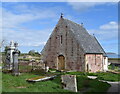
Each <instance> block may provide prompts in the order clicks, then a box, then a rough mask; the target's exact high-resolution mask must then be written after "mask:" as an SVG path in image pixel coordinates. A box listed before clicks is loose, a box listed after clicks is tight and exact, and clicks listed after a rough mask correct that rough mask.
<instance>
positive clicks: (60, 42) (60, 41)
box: [60, 35, 62, 44]
mask: <svg viewBox="0 0 120 94" xmlns="http://www.w3.org/2000/svg"><path fill="white" fill-rule="evenodd" d="M60 43H61V44H62V35H61V36H60Z"/></svg>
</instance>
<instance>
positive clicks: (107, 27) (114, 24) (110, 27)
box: [100, 21, 118, 30]
mask: <svg viewBox="0 0 120 94" xmlns="http://www.w3.org/2000/svg"><path fill="white" fill-rule="evenodd" d="M100 29H102V30H114V29H115V30H117V29H118V24H117V22H114V21H111V22H109V23H108V24H104V25H102V26H100Z"/></svg>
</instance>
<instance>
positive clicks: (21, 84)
mask: <svg viewBox="0 0 120 94" xmlns="http://www.w3.org/2000/svg"><path fill="white" fill-rule="evenodd" d="M51 74H56V73H47V74H45V75H51ZM64 74H72V75H76V74H77V75H76V76H77V87H78V91H83V90H85V89H88V90H87V91H86V92H106V91H107V89H108V88H109V87H110V85H109V84H107V83H105V82H100V81H98V79H96V80H91V79H89V78H87V75H88V74H87V73H82V72H67V73H63V72H59V76H57V77H56V78H55V79H53V80H48V81H42V82H35V83H30V82H27V81H26V79H29V78H33V77H38V76H41V75H43V74H39V75H35V74H34V73H23V74H21V75H20V76H12V75H11V74H4V73H3V77H2V79H3V82H2V84H3V89H2V91H3V92H69V93H71V94H73V92H71V91H69V90H64V89H62V85H61V77H60V76H61V75H64ZM79 94H80V93H79Z"/></svg>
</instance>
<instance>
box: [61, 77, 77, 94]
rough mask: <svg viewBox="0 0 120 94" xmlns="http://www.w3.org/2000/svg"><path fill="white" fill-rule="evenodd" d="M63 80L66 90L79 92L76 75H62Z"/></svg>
mask: <svg viewBox="0 0 120 94" xmlns="http://www.w3.org/2000/svg"><path fill="white" fill-rule="evenodd" d="M61 80H62V86H63V88H64V89H66V90H71V91H74V92H77V82H76V75H62V76H61Z"/></svg>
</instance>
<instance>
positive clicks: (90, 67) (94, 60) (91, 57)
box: [86, 54, 103, 72]
mask: <svg viewBox="0 0 120 94" xmlns="http://www.w3.org/2000/svg"><path fill="white" fill-rule="evenodd" d="M102 70H103V55H102V54H86V71H89V72H97V71H102Z"/></svg>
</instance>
